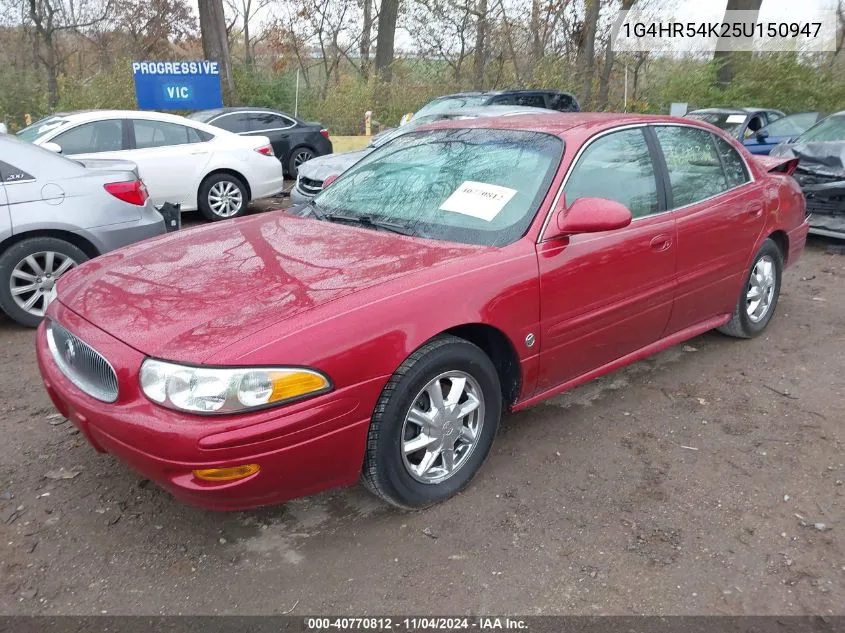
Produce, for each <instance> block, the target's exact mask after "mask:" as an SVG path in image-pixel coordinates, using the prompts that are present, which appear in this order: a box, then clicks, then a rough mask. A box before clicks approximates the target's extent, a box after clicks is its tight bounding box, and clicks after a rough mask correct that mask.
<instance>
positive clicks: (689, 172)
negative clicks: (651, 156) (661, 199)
mask: <svg viewBox="0 0 845 633" xmlns="http://www.w3.org/2000/svg"><path fill="white" fill-rule="evenodd" d="M654 131H655V133H656V134H657V140H658V141H659V142H660V147H661V148H662V149H663V155H664V157H665V158H666V168H667V169H668V171H669V184H670V185H671V187H672V191H671V194H672V195H671V198H670V199H671V205H670V206H671V208H673V209H677V208H679V207H684V206H686V205H688V204H694V203H696V202H700V201H701V200H705V199H707V198H710V197H712V196H715V195H718V194H720V193H722V192H723V191H726V190H727V189H729V187H728V181H727V178H726V177H725V172H724V170H723V169H722V161H721V159H720V158H719V155H718V154H717V153H716V146H715V145H714V144H713V141H712V135H711V134H710V132H708V131H707V130H699V129H696V128H692V127H683V126H678V125H676V126H656V127H655V128H654Z"/></svg>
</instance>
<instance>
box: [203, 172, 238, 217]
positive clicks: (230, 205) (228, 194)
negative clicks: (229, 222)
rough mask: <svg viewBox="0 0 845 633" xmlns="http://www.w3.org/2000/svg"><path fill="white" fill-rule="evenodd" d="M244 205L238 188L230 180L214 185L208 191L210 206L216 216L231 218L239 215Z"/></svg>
mask: <svg viewBox="0 0 845 633" xmlns="http://www.w3.org/2000/svg"><path fill="white" fill-rule="evenodd" d="M243 203H244V197H243V194H242V193H241V190H240V189H239V188H238V186H237V185H236V184H235V183H233V182H231V181H230V180H221V181H219V182H216V183H214V184H213V185H212V186H211V189H209V190H208V206H209V207H210V208H211V211H212V213H214V215H218V216H220V217H221V218H231V217H232V216H234V215H237V214H238V212H239V211H240V210H241V207H242V206H243Z"/></svg>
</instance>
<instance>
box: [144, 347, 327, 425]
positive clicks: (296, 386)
mask: <svg viewBox="0 0 845 633" xmlns="http://www.w3.org/2000/svg"><path fill="white" fill-rule="evenodd" d="M330 389H331V383H330V382H329V379H328V378H326V376H324V375H323V374H321V373H320V372H318V371H315V370H313V369H304V368H299V367H233V368H226V369H218V368H213V367H187V366H184V365H177V364H174V363H165V362H163V361H160V360H154V359H152V358H148V359H146V360H145V361H144V362H143V364H142V365H141V390H142V391H143V392H144V394H145V395H146V396H147V397H148V398H149V399H150V400H152V401H153V402H157V403H158V404H160V405H162V406H165V407H169V408H171V409H178V410H180V411H190V412H193V413H216V414H226V413H240V412H244V411H250V410H253V409H260V408H263V407H267V406H270V405H278V404H283V403H285V402H290V401H292V400H298V399H299V398H303V397H306V396H314V395H317V394H321V393H325V392H326V391H329V390H330Z"/></svg>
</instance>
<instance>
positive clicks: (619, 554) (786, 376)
mask: <svg viewBox="0 0 845 633" xmlns="http://www.w3.org/2000/svg"><path fill="white" fill-rule="evenodd" d="M190 223H191V222H190V221H189V222H188V224H190ZM825 246H826V243H825V242H822V241H817V240H814V241H812V242H811V245H810V246H809V247H808V250H807V251H806V252H805V254H804V256H803V258H802V260H801V261H800V262H799V263H798V264H797V265H796V266H795V267H793V268H791V269H790V270H789V271H788V273H787V276H786V279H785V282H784V291H783V295H782V298H781V303H780V304H779V306H778V314H777V316H776V318H775V319H774V321H773V323H772V324H771V326H770V327H769V329H768V330H767V332H766V334H765V336H763V337H761V338H758V339H756V340H753V341H735V340H731V339H728V338H725V337H722V336H720V335H718V334H715V333H712V334H706V335H704V336H701V337H699V338H697V339H694V340H692V341H690V342H688V343H687V344H686V345H683V346H678V347H675V348H672V349H670V350H668V351H666V352H664V353H662V354H660V355H658V356H656V357H653V358H651V359H648V360H646V361H644V362H640V363H637V364H636V365H633V366H631V367H629V368H627V369H625V370H622V371H619V372H616V373H614V374H612V375H610V376H607V377H605V378H603V379H599V380H597V381H594V382H592V383H590V384H588V385H585V386H584V387H582V388H579V389H577V390H574V391H572V392H570V393H568V394H565V395H564V396H561V397H557V398H555V399H553V400H551V401H549V402H547V403H545V404H542V405H539V406H536V407H534V408H532V409H530V410H528V411H525V412H522V413H520V414H515V415H509V416H507V417H506V418H505V420H504V421H503V425H502V428H501V430H500V434H499V437H498V438H497V441H496V444H495V446H494V448H493V451H492V454H491V456H490V458H489V460H488V461H487V463H486V464H485V466H484V467H483V469H482V470H481V472H480V474H479V476H478V477H477V478H476V479H475V481H474V483H473V484H472V485H471V486H470V487H469V488H468V489H467V490H466V491H465V492H464V493H462V494H460V495H458V496H457V497H456V498H454V499H452V500H450V501H448V502H447V503H444V504H441V505H439V506H437V507H434V508H431V509H429V510H427V511H424V512H419V513H402V512H398V511H396V510H393V509H390V508H388V507H386V506H384V505H382V504H381V503H379V502H378V501H377V500H376V499H374V498H373V497H371V496H370V495H369V494H368V493H366V492H365V491H364V490H363V489H361V488H360V487H354V488H350V489H344V490H336V491H332V492H328V493H325V494H322V495H318V496H315V497H311V498H308V499H303V500H297V501H294V502H291V503H288V504H286V505H283V506H276V507H272V508H266V509H262V510H257V511H252V512H241V513H229V514H220V513H211V512H205V511H202V510H198V509H195V508H191V507H188V506H185V505H183V504H181V503H178V502H176V501H174V500H173V499H172V498H171V497H170V496H169V495H168V494H166V493H165V492H163V491H161V490H160V489H158V488H157V487H156V486H155V485H153V484H151V483H149V482H148V481H145V480H143V479H140V478H139V477H138V476H137V475H135V474H134V473H132V472H130V471H129V470H127V469H126V468H125V467H123V466H122V465H121V464H119V463H118V462H116V461H114V460H113V459H112V458H111V457H109V456H108V455H99V454H96V453H95V452H94V451H93V449H92V448H91V447H90V446H89V445H88V444H87V443H86V442H85V441H84V440H83V438H82V437H80V435H79V434H78V433H76V432H75V431H74V429H73V427H72V426H71V425H70V424H69V423H67V422H64V421H63V420H62V419H61V418H59V417H57V415H55V414H54V411H53V409H52V407H51V404H50V402H49V400H48V398H47V396H46V394H45V393H44V392H43V389H42V386H41V383H40V379H39V376H38V371H37V369H36V364H35V358H34V354H33V332H32V331H30V330H24V329H21V328H18V327H17V326H15V325H13V324H12V323H11V322H10V321H9V320H8V319H5V318H3V317H0V359H2V364H1V365H0V394H2V400H0V430H2V437H3V442H2V444H0V613H5V614H18V613H20V614H23V613H26V614H29V613H46V614H99V613H109V614H177V613H182V614H200V613H282V612H287V611H288V610H291V609H293V613H294V614H299V615H302V614H322V613H352V614H359V615H360V614H364V613H367V614H378V613H382V614H385V613H396V614H399V613H409V614H432V613H434V614H444V613H446V614H484V613H502V612H506V613H514V614H526V615H527V614H576V613H577V614H589V615H594V614H611V613H612V614H640V613H647V614H772V613H779V614H828V613H839V614H842V613H845V599H843V596H845V510H843V500H845V485H843V481H845V456H843V440H845V432H843V426H842V423H843V420H845V416H843V413H842V403H843V384H845V381H843V379H842V377H843V375H845V353H843V351H844V350H845V257H843V256H841V255H829V254H827V253H826V252H825Z"/></svg>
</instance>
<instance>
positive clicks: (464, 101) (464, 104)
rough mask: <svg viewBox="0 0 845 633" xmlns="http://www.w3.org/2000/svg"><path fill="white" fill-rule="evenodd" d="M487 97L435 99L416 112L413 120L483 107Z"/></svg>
mask: <svg viewBox="0 0 845 633" xmlns="http://www.w3.org/2000/svg"><path fill="white" fill-rule="evenodd" d="M486 100H487V97H444V98H443V99H435V100H434V101H432V102H430V103H428V104H426V105H424V106H423V107H422V108H420V109H419V110H417V112H416V113H415V114H414V118H415V119H416V118H417V117H420V116H424V115H426V114H434V113H436V112H447V111H449V110H460V109H461V108H474V107H476V106H480V105H484V102H485V101H486Z"/></svg>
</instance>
